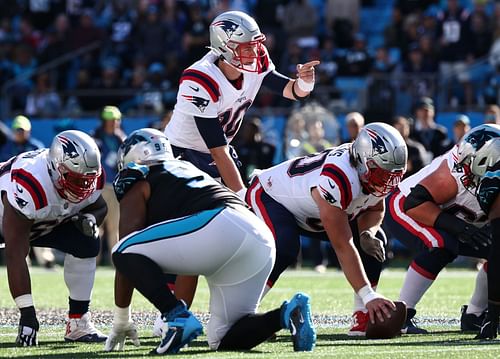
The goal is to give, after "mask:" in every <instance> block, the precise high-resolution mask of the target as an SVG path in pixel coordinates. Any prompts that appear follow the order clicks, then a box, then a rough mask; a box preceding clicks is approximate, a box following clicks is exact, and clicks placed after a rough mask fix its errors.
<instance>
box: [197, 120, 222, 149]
mask: <svg viewBox="0 0 500 359" xmlns="http://www.w3.org/2000/svg"><path fill="white" fill-rule="evenodd" d="M194 121H195V123H196V127H197V128H198V131H199V132H200V135H201V137H202V138H203V141H205V144H206V145H207V147H208V148H209V149H210V148H215V147H220V146H224V145H227V143H228V142H227V138H226V134H225V133H224V130H223V129H222V126H221V125H220V122H219V119H218V118H217V117H214V118H206V117H197V116H195V117H194Z"/></svg>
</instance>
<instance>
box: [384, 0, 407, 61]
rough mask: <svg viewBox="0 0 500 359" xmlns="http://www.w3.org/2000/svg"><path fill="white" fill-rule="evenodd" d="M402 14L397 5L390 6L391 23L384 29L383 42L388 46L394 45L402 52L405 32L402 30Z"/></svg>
mask: <svg viewBox="0 0 500 359" xmlns="http://www.w3.org/2000/svg"><path fill="white" fill-rule="evenodd" d="M403 20H404V18H403V16H402V14H401V9H400V8H399V7H397V6H395V7H393V8H392V19H391V23H390V24H389V25H387V26H386V28H385V29H384V42H385V45H386V46H388V47H393V48H394V47H395V48H398V49H399V50H400V52H401V53H402V52H403V49H404V47H405V41H406V39H405V34H404V30H403V23H404V22H403Z"/></svg>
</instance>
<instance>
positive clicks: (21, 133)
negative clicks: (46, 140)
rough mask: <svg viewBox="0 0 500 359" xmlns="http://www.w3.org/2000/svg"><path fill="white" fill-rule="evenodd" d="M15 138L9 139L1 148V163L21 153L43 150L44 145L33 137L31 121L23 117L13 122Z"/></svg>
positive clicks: (16, 118) (18, 117)
mask: <svg viewBox="0 0 500 359" xmlns="http://www.w3.org/2000/svg"><path fill="white" fill-rule="evenodd" d="M11 128H12V134H13V138H12V139H8V140H7V142H6V143H5V145H3V146H2V147H1V148H0V162H4V161H7V160H8V159H9V158H11V157H14V156H16V155H18V154H20V153H23V152H27V151H34V150H38V149H40V148H43V147H44V145H43V143H41V142H40V141H38V140H37V139H35V138H33V137H31V121H30V120H29V119H28V118H27V117H25V116H22V115H19V116H16V117H15V118H14V120H13V121H12V126H11Z"/></svg>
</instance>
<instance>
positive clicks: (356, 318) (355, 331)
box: [347, 310, 370, 337]
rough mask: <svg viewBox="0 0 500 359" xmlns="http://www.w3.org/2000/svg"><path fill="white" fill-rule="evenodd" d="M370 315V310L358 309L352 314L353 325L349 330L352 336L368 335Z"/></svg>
mask: <svg viewBox="0 0 500 359" xmlns="http://www.w3.org/2000/svg"><path fill="white" fill-rule="evenodd" d="M369 319H370V316H369V315H368V312H366V313H365V312H363V311H361V310H358V311H356V312H354V314H353V315H352V325H351V329H349V331H348V332H347V335H348V336H350V337H363V336H365V335H366V326H367V324H368V320H369Z"/></svg>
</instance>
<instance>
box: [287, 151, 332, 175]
mask: <svg viewBox="0 0 500 359" xmlns="http://www.w3.org/2000/svg"><path fill="white" fill-rule="evenodd" d="M330 151H331V150H330V149H328V150H324V151H323V152H320V153H314V154H312V155H309V156H305V157H299V158H297V159H296V160H295V161H293V162H292V163H291V164H290V167H288V175H289V176H290V177H295V176H303V175H305V174H306V173H309V172H312V171H314V170H316V169H318V168H320V167H321V166H323V163H324V162H325V159H326V156H328V153H330Z"/></svg>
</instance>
